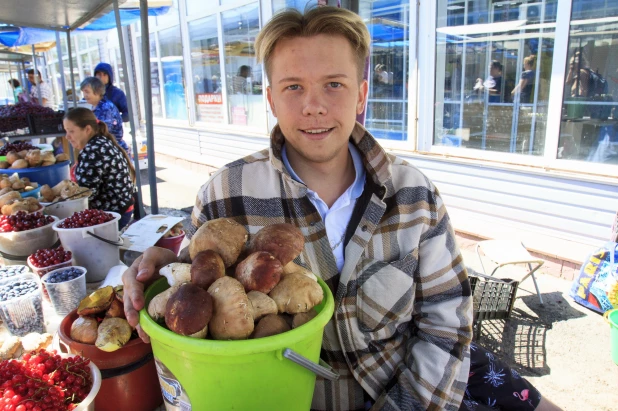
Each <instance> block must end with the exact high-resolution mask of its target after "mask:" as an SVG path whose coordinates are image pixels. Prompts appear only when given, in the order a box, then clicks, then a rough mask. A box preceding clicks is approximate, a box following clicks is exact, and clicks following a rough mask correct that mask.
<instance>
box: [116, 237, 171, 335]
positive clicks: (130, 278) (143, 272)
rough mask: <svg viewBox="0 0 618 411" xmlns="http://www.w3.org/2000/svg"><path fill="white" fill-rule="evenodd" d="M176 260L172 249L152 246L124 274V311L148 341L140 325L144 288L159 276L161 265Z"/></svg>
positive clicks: (130, 321) (133, 325)
mask: <svg viewBox="0 0 618 411" xmlns="http://www.w3.org/2000/svg"><path fill="white" fill-rule="evenodd" d="M176 261H177V258H176V255H175V254H174V253H173V252H172V251H170V250H168V249H165V248H160V247H150V248H148V249H147V250H146V251H145V252H144V254H142V255H140V256H139V257H138V258H137V259H136V260H135V261H134V262H133V264H131V267H129V268H128V269H127V271H125V272H124V274H123V275H122V284H123V285H124V313H125V315H126V317H127V321H128V322H129V324H131V326H132V327H135V328H136V329H137V332H138V333H139V336H140V338H141V339H142V340H144V342H146V343H148V342H150V338H149V337H148V335H147V334H146V333H145V332H144V331H143V330H142V328H141V327H140V326H139V310H141V309H142V308H144V288H145V287H146V286H147V285H150V284H151V283H152V282H153V281H154V280H156V279H157V278H159V269H160V268H161V267H163V266H165V265H167V264H170V263H173V262H176Z"/></svg>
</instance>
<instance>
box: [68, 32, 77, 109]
mask: <svg viewBox="0 0 618 411" xmlns="http://www.w3.org/2000/svg"><path fill="white" fill-rule="evenodd" d="M67 47H68V49H69V70H71V88H72V89H73V92H74V93H77V90H75V75H74V74H73V52H72V51H71V32H70V31H67ZM73 107H74V108H75V107H77V101H76V99H73Z"/></svg>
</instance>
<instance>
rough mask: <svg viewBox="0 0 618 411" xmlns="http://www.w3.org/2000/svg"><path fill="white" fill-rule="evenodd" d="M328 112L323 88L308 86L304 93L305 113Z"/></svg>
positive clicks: (322, 113) (321, 113) (313, 114)
mask: <svg viewBox="0 0 618 411" xmlns="http://www.w3.org/2000/svg"><path fill="white" fill-rule="evenodd" d="M327 112H328V110H327V108H326V102H325V99H324V94H323V90H322V89H320V88H319V87H308V88H306V89H305V93H304V95H303V115H305V116H315V115H325V114H326V113H327Z"/></svg>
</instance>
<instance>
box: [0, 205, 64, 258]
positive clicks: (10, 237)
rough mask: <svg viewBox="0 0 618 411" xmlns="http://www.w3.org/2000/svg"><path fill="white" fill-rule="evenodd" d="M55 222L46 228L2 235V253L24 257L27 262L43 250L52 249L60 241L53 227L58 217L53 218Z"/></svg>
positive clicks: (0, 242)
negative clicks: (31, 256)
mask: <svg viewBox="0 0 618 411" xmlns="http://www.w3.org/2000/svg"><path fill="white" fill-rule="evenodd" d="M51 217H52V218H53V219H54V221H52V222H51V223H49V224H47V225H46V226H43V227H39V228H34V229H32V230H27V231H11V232H8V233H0V251H1V252H3V253H5V254H10V255H13V256H19V257H23V259H24V260H25V259H26V258H28V256H29V255H30V254H34V253H35V252H36V250H39V249H41V248H50V247H51V246H52V245H54V244H56V241H58V234H57V233H56V232H55V231H54V230H53V228H52V227H53V225H54V223H55V222H57V221H58V217H55V216H51Z"/></svg>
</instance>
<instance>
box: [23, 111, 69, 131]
mask: <svg viewBox="0 0 618 411" xmlns="http://www.w3.org/2000/svg"><path fill="white" fill-rule="evenodd" d="M63 118H64V111H57V112H55V113H53V114H52V113H50V114H30V122H31V124H32V129H31V130H30V131H31V132H32V134H54V133H64V125H63V124H62V119H63Z"/></svg>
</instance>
